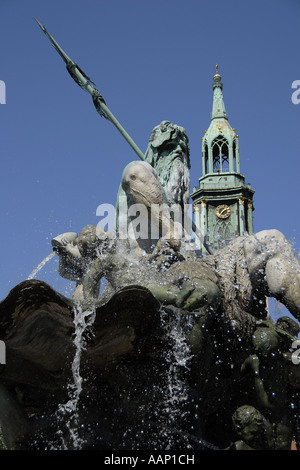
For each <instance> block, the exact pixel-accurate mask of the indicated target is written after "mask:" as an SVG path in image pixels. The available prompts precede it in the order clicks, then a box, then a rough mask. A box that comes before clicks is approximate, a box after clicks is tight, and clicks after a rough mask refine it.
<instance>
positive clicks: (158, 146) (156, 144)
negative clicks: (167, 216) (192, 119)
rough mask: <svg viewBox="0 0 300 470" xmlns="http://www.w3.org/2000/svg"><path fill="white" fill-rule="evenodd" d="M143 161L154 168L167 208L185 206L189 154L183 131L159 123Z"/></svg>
mask: <svg viewBox="0 0 300 470" xmlns="http://www.w3.org/2000/svg"><path fill="white" fill-rule="evenodd" d="M145 159H146V161H147V162H148V163H150V165H151V166H152V167H153V168H155V171H156V173H157V176H158V178H159V180H160V183H161V185H162V187H163V190H164V192H165V196H166V200H167V202H168V204H170V205H171V204H174V203H175V204H180V205H183V204H187V203H188V200H189V194H190V174H189V169H190V154H189V141H188V137H187V135H186V131H185V129H184V128H183V127H180V126H177V125H175V124H172V123H171V122H169V121H163V122H162V123H161V124H160V125H159V126H157V127H155V128H154V129H153V131H152V134H151V137H150V139H149V145H148V148H147V151H146V154H145Z"/></svg>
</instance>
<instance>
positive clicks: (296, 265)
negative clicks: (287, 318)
mask: <svg viewBox="0 0 300 470" xmlns="http://www.w3.org/2000/svg"><path fill="white" fill-rule="evenodd" d="M245 255H246V258H247V264H248V268H249V273H250V277H251V280H252V284H253V285H254V287H256V286H258V285H259V283H260V284H263V283H264V284H265V287H266V289H267V290H268V291H269V294H268V292H266V295H267V294H268V295H271V296H272V297H275V298H276V299H278V300H279V301H280V302H282V303H283V304H284V305H285V306H286V307H287V309H288V310H289V311H290V312H291V313H292V315H294V316H295V318H297V319H298V320H300V262H299V260H298V259H297V258H296V256H295V254H294V251H293V249H292V247H291V245H290V243H289V242H288V240H287V239H286V238H285V237H284V235H283V234H282V233H281V232H279V231H278V230H264V231H262V232H259V233H257V234H256V235H254V236H251V237H248V238H247V239H246V241H245Z"/></svg>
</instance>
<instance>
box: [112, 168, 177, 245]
mask: <svg viewBox="0 0 300 470" xmlns="http://www.w3.org/2000/svg"><path fill="white" fill-rule="evenodd" d="M121 184H122V188H123V190H124V191H125V192H126V193H127V194H128V195H130V196H131V198H132V201H133V203H134V204H142V205H144V206H145V207H146V208H147V213H148V217H151V220H152V221H153V220H154V221H157V223H158V226H159V228H160V231H161V233H162V234H163V238H164V239H165V240H167V241H168V242H169V243H170V244H171V245H172V247H173V248H175V249H179V247H180V236H179V234H178V231H177V229H176V227H175V225H174V222H173V220H172V218H171V215H170V211H169V209H168V206H167V204H166V199H165V196H164V193H163V190H162V187H161V184H160V182H159V179H158V177H157V175H156V172H155V170H154V168H153V167H152V166H151V165H150V164H149V163H147V162H132V163H130V164H129V165H127V167H126V168H125V170H124V173H123V177H122V182H121Z"/></svg>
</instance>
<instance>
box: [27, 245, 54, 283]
mask: <svg viewBox="0 0 300 470" xmlns="http://www.w3.org/2000/svg"><path fill="white" fill-rule="evenodd" d="M54 256H55V253H54V251H53V252H52V253H50V254H49V255H48V256H46V258H44V259H43V261H41V262H40V264H39V265H38V266H37V267H36V268H35V269H34V270H33V271H32V272H31V273H30V274H29V276H28V278H27V280H30V279H34V278H35V276H36V275H37V274H38V273H39V272H40V270H41V269H42V268H43V267H44V266H45V264H47V263H48V261H50V260H51V259H52V258H53V257H54Z"/></svg>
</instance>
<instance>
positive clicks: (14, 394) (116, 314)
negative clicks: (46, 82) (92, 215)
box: [0, 25, 300, 450]
mask: <svg viewBox="0 0 300 470" xmlns="http://www.w3.org/2000/svg"><path fill="white" fill-rule="evenodd" d="M40 26H41V28H42V30H43V31H44V33H45V34H46V35H47V36H48V37H49V38H50V40H51V41H52V44H53V45H54V47H55V48H56V50H57V51H58V52H59V53H60V55H61V57H62V58H63V59H64V60H65V62H66V64H67V69H68V71H69V73H70V74H71V76H72V77H73V78H74V79H75V80H76V82H77V83H78V84H79V85H80V86H81V87H82V88H84V89H85V90H87V91H88V92H89V93H90V94H91V95H92V98H93V102H94V104H95V106H96V109H97V111H98V112H99V113H100V114H101V115H102V116H105V117H106V118H107V119H109V120H111V121H112V122H113V123H114V124H115V125H116V127H117V128H118V129H119V130H120V132H122V134H123V135H124V137H125V138H126V140H127V141H128V143H129V144H130V145H131V146H132V148H133V149H134V150H135V151H136V153H137V154H138V156H139V158H140V160H139V161H137V162H132V163H130V164H129V165H127V167H126V168H125V170H124V173H123V177H122V181H121V185H120V190H119V193H118V197H117V220H116V226H115V230H114V231H107V230H104V229H103V228H102V227H100V226H93V225H87V226H86V227H84V228H83V229H82V230H81V232H80V233H79V235H78V234H77V233H73V232H72V233H65V234H61V235H58V236H57V237H55V238H54V239H53V240H52V245H53V250H54V252H55V253H56V254H57V255H58V256H59V272H60V275H61V276H63V277H65V278H67V279H70V280H71V281H74V283H75V289H74V294H73V297H72V298H71V299H70V298H67V297H65V296H63V295H61V294H59V293H57V292H56V291H55V290H54V289H52V287H51V286H49V285H48V284H46V283H44V282H42V281H38V280H27V281H24V282H22V283H20V284H19V285H17V286H16V287H14V288H13V289H12V290H11V292H10V293H9V295H8V296H7V297H6V298H5V299H4V300H3V301H2V302H1V303H0V339H1V340H2V341H4V343H5V345H6V357H7V360H6V364H2V365H0V424H1V430H2V435H3V441H4V444H5V447H6V448H8V449H105V450H107V449H112V450H114V449H115V450H116V449H119V450H122V449H135V450H142V449H158V450H163V449H173V450H182V449H192V450H197V449H199V450H202V449H204V450H205V449H274V450H277V449H278V450H279V449H289V448H290V446H291V441H292V439H294V440H295V441H296V442H298V443H299V438H300V434H299V431H300V429H299V387H300V373H299V366H298V362H299V361H298V360H297V355H295V351H294V349H295V344H297V335H298V333H299V332H300V328H299V325H298V323H297V321H299V320H300V263H299V260H298V259H297V257H296V256H295V254H294V252H293V249H292V247H291V246H290V244H289V243H288V241H287V240H286V239H285V237H284V235H283V234H282V233H280V232H278V231H277V230H266V231H262V232H259V233H256V234H254V235H252V236H248V235H245V236H242V237H239V238H236V239H235V240H233V241H232V242H231V243H229V244H228V245H227V246H226V247H225V248H223V249H221V250H219V251H217V252H215V253H213V252H212V251H211V250H210V248H209V247H208V250H209V251H210V253H209V254H208V255H207V256H203V257H201V258H199V257H198V256H197V254H196V253H195V250H194V249H193V244H192V242H191V240H190V238H189V233H188V228H187V227H188V226H190V227H193V224H192V223H191V224H190V225H189V219H188V217H186V205H187V204H188V200H189V184H190V180H189V169H190V161H189V144H188V137H187V135H186V132H185V130H184V129H183V128H182V127H180V126H177V125H175V124H172V123H171V122H169V121H163V122H162V123H161V124H160V125H159V126H157V127H155V129H154V130H153V132H152V134H151V136H150V139H149V145H148V149H147V152H146V153H145V155H143V154H142V152H141V151H140V150H139V149H138V148H137V147H136V145H135V144H134V142H133V141H132V139H131V138H130V137H129V136H128V134H127V133H126V131H125V130H124V129H123V128H122V126H120V124H119V123H118V122H117V121H116V119H115V118H114V116H113V115H112V114H111V112H110V111H109V109H108V108H107V106H106V104H105V101H104V99H103V97H102V96H101V95H100V94H99V92H98V91H97V90H96V88H95V87H94V86H93V85H94V84H93V82H92V81H91V80H90V79H89V78H88V77H87V76H86V75H85V74H84V72H83V71H82V70H81V69H80V68H79V67H78V66H77V64H76V63H75V62H73V61H71V59H69V58H68V56H67V55H66V54H65V53H64V52H63V51H62V49H61V48H60V47H59V46H58V44H57V43H56V42H55V41H54V39H53V38H52V36H50V35H49V33H48V31H47V30H46V29H45V28H44V27H43V26H42V25H40ZM137 206H138V208H140V209H141V208H144V209H145V210H144V219H145V220H146V222H145V225H144V227H145V234H144V235H145V236H143V237H141V236H139V235H140V233H137V230H136V226H135V225H134V220H135V219H134V217H133V216H132V214H134V212H130V211H131V210H132V208H134V207H137ZM124 207H125V208H126V210H125V211H124V210H123V209H124ZM171 208H172V211H173V213H172V211H171ZM176 210H177V211H178V214H179V217H177V218H176V216H174V211H175V212H176ZM153 217H154V219H153ZM153 220H154V225H156V226H157V229H158V230H157V231H156V232H155V233H156V237H152V236H149V234H150V233H153V232H151V230H150V225H148V224H150V223H153ZM175 220H176V223H175ZM198 235H199V236H200V237H201V234H198ZM202 243H203V244H204V243H205V240H204V239H203V237H202ZM206 246H207V245H206ZM103 279H105V282H106V284H105V287H104V289H103V290H102V291H100V282H101V280H103ZM266 297H275V298H276V299H278V300H279V301H280V302H282V303H283V304H284V305H285V306H286V307H287V309H288V310H289V311H290V313H291V314H292V315H293V316H294V318H295V320H297V321H295V320H293V319H291V318H290V317H284V318H282V319H280V320H278V321H277V323H275V322H274V321H273V320H272V319H271V318H270V316H269V314H268V310H267V308H266ZM74 338H75V340H74Z"/></svg>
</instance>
